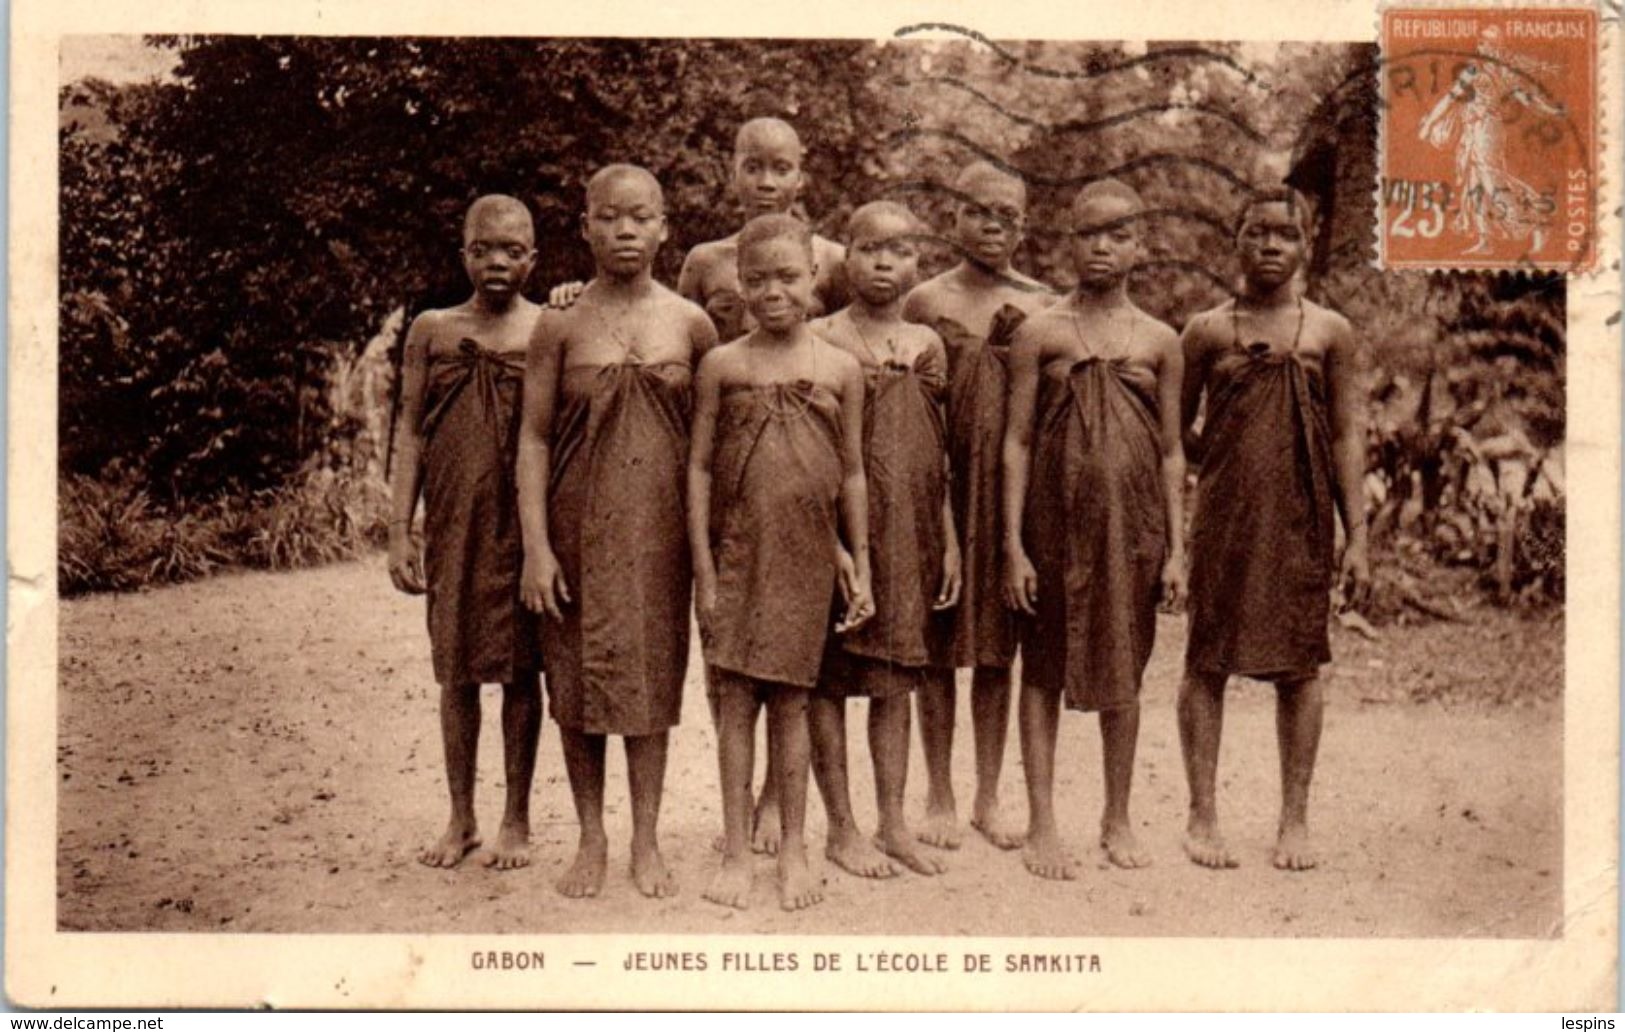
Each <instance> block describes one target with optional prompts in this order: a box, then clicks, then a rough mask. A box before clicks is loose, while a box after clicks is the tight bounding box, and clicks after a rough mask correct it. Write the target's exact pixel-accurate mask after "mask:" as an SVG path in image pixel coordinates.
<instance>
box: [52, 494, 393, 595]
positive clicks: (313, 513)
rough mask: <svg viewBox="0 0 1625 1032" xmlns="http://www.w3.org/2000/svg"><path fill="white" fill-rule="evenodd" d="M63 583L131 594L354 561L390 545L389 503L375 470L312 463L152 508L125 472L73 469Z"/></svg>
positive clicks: (63, 517) (60, 564)
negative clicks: (210, 578) (263, 483)
mask: <svg viewBox="0 0 1625 1032" xmlns="http://www.w3.org/2000/svg"><path fill="white" fill-rule="evenodd" d="M57 497H58V514H57V515H58V534H57V587H58V590H59V591H60V592H61V594H62V595H64V596H72V595H80V594H84V593H86V592H92V591H133V590H136V589H139V588H144V587H148V586H152V585H156V584H168V583H177V582H181V581H188V580H194V579H196V578H199V577H203V576H206V575H208V574H210V573H213V572H215V571H217V570H221V569H229V568H233V567H245V568H259V569H270V570H287V569H293V568H296V567H301V566H311V565H315V564H318V563H325V562H333V561H335V560H339V559H351V558H355V557H358V556H361V555H364V554H366V553H367V552H369V551H372V550H374V549H376V548H378V547H379V546H380V545H382V544H383V543H384V541H385V540H386V539H387V536H388V530H389V504H388V502H389V500H388V496H387V493H386V492H385V490H384V488H383V486H382V484H381V482H380V481H379V480H378V478H376V477H373V476H357V475H355V474H353V473H351V472H349V471H335V470H330V469H314V470H311V471H309V472H307V474H306V475H305V476H303V477H301V478H300V479H299V480H298V481H296V482H294V483H292V484H289V485H287V486H286V487H282V488H277V489H268V490H264V491H260V492H256V493H254V494H252V495H246V496H245V495H238V496H223V497H221V498H218V499H215V500H212V501H210V502H207V503H201V504H194V505H191V506H189V507H185V508H173V507H172V508H164V507H160V506H158V505H155V504H154V503H153V501H152V499H151V497H150V496H149V495H148V494H147V492H146V490H145V489H144V488H142V487H141V486H139V485H138V484H137V483H136V482H135V481H134V480H133V479H132V478H130V477H128V476H124V477H121V478H120V479H119V480H117V481H112V482H109V481H105V480H98V479H95V478H92V477H84V476H79V475H75V474H68V475H66V476H64V477H63V478H62V483H61V488H60V490H59V492H58V496H57Z"/></svg>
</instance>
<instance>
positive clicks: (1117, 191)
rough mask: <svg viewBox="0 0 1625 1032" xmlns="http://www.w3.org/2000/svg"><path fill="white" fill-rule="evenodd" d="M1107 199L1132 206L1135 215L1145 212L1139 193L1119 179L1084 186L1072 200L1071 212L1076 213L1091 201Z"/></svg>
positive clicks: (1103, 180)
mask: <svg viewBox="0 0 1625 1032" xmlns="http://www.w3.org/2000/svg"><path fill="white" fill-rule="evenodd" d="M1107 198H1111V199H1112V200H1116V201H1122V202H1124V203H1125V204H1129V205H1132V206H1133V208H1134V210H1135V212H1136V213H1139V212H1142V211H1144V210H1145V202H1144V201H1142V200H1141V199H1140V194H1139V192H1138V191H1137V190H1135V189H1134V188H1133V187H1132V186H1129V185H1128V184H1127V183H1125V182H1123V181H1122V180H1121V179H1097V180H1095V181H1094V182H1092V183H1090V184H1089V185H1087V186H1085V187H1084V188H1083V189H1082V190H1079V191H1078V196H1076V197H1074V198H1073V199H1072V210H1073V211H1074V212H1076V211H1078V210H1079V209H1081V208H1082V207H1083V206H1084V205H1085V204H1088V203H1090V202H1091V201H1101V200H1105V199H1107Z"/></svg>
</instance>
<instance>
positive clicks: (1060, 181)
mask: <svg viewBox="0 0 1625 1032" xmlns="http://www.w3.org/2000/svg"><path fill="white" fill-rule="evenodd" d="M917 139H939V140H944V141H947V142H949V143H953V144H957V145H959V146H960V147H963V148H964V149H965V150H968V151H970V152H971V153H972V154H974V155H976V156H977V157H978V158H981V159H982V160H983V161H986V162H987V163H988V164H990V165H992V166H993V167H994V168H997V169H999V170H1001V171H1003V172H1005V173H1008V174H1009V175H1012V176H1015V177H1017V178H1018V179H1020V180H1022V181H1023V182H1025V183H1027V184H1028V185H1029V186H1046V187H1077V186H1083V185H1085V184H1087V183H1093V182H1095V181H1096V180H1100V179H1109V178H1112V177H1114V176H1121V175H1122V174H1123V173H1125V172H1134V171H1137V170H1139V169H1142V168H1148V167H1150V166H1153V165H1189V166H1190V167H1192V168H1199V169H1202V170H1204V171H1207V172H1211V173H1212V174H1214V175H1216V176H1218V177H1219V178H1220V179H1223V180H1224V181H1225V182H1227V183H1229V184H1230V185H1231V186H1233V187H1235V188H1236V189H1237V190H1240V191H1241V192H1242V193H1245V194H1247V195H1248V196H1252V195H1253V194H1256V193H1257V192H1258V190H1257V188H1256V187H1254V186H1253V185H1252V184H1251V183H1249V182H1247V180H1245V179H1243V178H1242V177H1241V176H1239V175H1237V174H1236V173H1235V172H1233V171H1231V170H1230V169H1228V168H1226V167H1225V166H1223V165H1221V164H1219V163H1218V162H1216V161H1212V160H1210V159H1208V158H1193V157H1188V156H1186V155H1183V154H1147V155H1144V156H1143V157H1138V158H1134V159H1131V160H1129V161H1125V162H1123V163H1122V164H1121V165H1117V166H1115V167H1113V168H1108V169H1103V170H1101V171H1099V172H1088V173H1080V174H1078V175H1074V176H1045V175H1040V174H1039V173H1037V172H1031V171H1028V170H1026V169H1022V168H1018V167H1016V166H1015V165H1013V164H1011V163H1010V162H1009V161H1007V160H1006V159H1004V158H1003V157H1001V156H999V155H998V154H995V153H994V152H993V151H991V150H988V149H987V148H986V147H983V146H982V145H981V144H979V143H977V142H976V141H975V140H972V139H971V138H969V137H968V136H966V135H965V134H964V133H961V132H958V131H956V130H953V129H932V128H929V127H925V126H916V127H913V128H909V129H897V130H894V131H893V132H890V133H887V134H886V138H885V141H884V144H883V145H884V146H886V147H888V148H896V147H901V146H903V145H904V144H907V143H911V142H913V141H914V140H917Z"/></svg>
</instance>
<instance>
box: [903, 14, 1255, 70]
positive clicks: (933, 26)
mask: <svg viewBox="0 0 1625 1032" xmlns="http://www.w3.org/2000/svg"><path fill="white" fill-rule="evenodd" d="M927 32H948V33H953V34H954V35H956V36H963V37H964V38H965V39H968V40H971V41H973V42H976V43H980V44H981V45H983V46H985V47H987V48H988V49H989V50H991V51H992V52H993V53H995V54H997V55H998V56H999V57H1000V58H1002V59H1003V60H1005V61H1006V62H1008V63H1010V64H1013V65H1015V66H1016V67H1017V68H1020V69H1021V70H1022V71H1024V72H1026V73H1028V74H1029V75H1035V76H1039V77H1041V78H1045V79H1076V80H1083V79H1098V78H1100V77H1101V76H1104V75H1111V74H1113V73H1114V72H1126V71H1128V70H1130V69H1133V68H1138V67H1139V66H1140V65H1144V64H1151V63H1153V62H1162V61H1173V60H1179V59H1184V60H1190V61H1211V62H1213V63H1214V64H1220V65H1223V66H1225V67H1226V68H1229V69H1231V70H1233V71H1234V72H1236V73H1237V74H1238V75H1240V76H1241V77H1242V79H1243V80H1244V81H1245V82H1246V83H1247V84H1248V85H1259V84H1262V83H1263V81H1264V80H1263V79H1262V78H1260V77H1259V75H1258V73H1257V72H1254V71H1253V70H1252V69H1250V68H1246V67H1243V66H1242V64H1241V63H1240V62H1239V61H1237V60H1236V59H1235V58H1233V57H1229V56H1227V55H1225V54H1220V53H1218V52H1216V51H1212V50H1209V49H1207V48H1206V47H1198V46H1188V47H1167V48H1164V49H1160V50H1154V51H1152V52H1150V53H1148V54H1145V55H1143V56H1141V57H1132V58H1128V59H1127V60H1124V61H1121V62H1118V63H1117V64H1114V65H1109V66H1107V67H1105V68H1095V69H1085V70H1078V69H1072V68H1052V67H1049V66H1047V65H1041V64H1036V63H1034V62H1031V61H1026V60H1023V59H1022V58H1020V57H1018V56H1017V55H1016V54H1014V53H1012V52H1011V51H1010V50H1009V49H1008V48H1006V47H1005V46H1003V45H1002V44H999V43H996V42H994V41H993V40H991V39H989V38H988V37H987V36H985V35H983V34H982V33H980V32H977V31H976V30H975V29H968V28H966V27H965V26H963V25H952V24H949V23H947V22H921V23H920V24H918V25H905V26H903V27H902V28H900V29H898V30H897V31H896V32H894V33H892V35H893V36H894V37H896V38H897V39H904V38H906V37H908V36H917V35H921V34H923V33H927Z"/></svg>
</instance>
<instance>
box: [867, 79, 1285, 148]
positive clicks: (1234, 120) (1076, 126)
mask: <svg viewBox="0 0 1625 1032" xmlns="http://www.w3.org/2000/svg"><path fill="white" fill-rule="evenodd" d="M892 82H893V84H894V85H898V86H904V87H912V86H947V87H951V88H953V89H956V90H959V91H960V92H961V93H965V94H968V95H969V96H971V97H974V98H975V99H976V100H979V101H981V102H982V103H983V104H984V105H986V106H987V107H989V108H992V109H993V110H994V111H996V112H998V113H999V114H1001V115H1003V116H1004V117H1005V118H1007V119H1009V120H1010V121H1012V122H1014V123H1016V124H1017V125H1024V126H1028V127H1030V128H1034V129H1042V130H1045V131H1047V132H1055V133H1080V134H1081V133H1092V132H1095V131H1097V130H1100V129H1109V128H1111V127H1113V126H1119V125H1124V124H1126V123H1128V122H1132V121H1134V120H1135V119H1138V118H1143V117H1145V116H1146V115H1160V114H1165V113H1167V112H1170V111H1189V112H1191V113H1193V114H1200V115H1207V116H1208V117H1210V118H1216V119H1218V120H1220V121H1222V122H1226V123H1228V124H1229V125H1231V126H1233V127H1234V128H1235V129H1236V131H1237V132H1239V133H1241V134H1242V135H1243V136H1245V137H1247V139H1249V140H1251V141H1252V142H1253V143H1256V144H1260V145H1262V144H1263V143H1265V142H1266V140H1265V137H1264V134H1263V133H1261V132H1259V131H1258V130H1257V129H1255V128H1253V127H1252V126H1251V125H1250V124H1248V123H1247V122H1245V121H1243V120H1242V119H1241V118H1240V117H1238V116H1237V115H1235V114H1233V113H1231V112H1229V111H1225V110H1224V109H1222V108H1217V107H1214V106H1212V105H1210V104H1181V103H1173V102H1170V103H1165V104H1146V105H1143V106H1141V107H1137V108H1132V109H1130V110H1128V111H1123V112H1119V113H1117V114H1113V115H1106V116H1104V117H1102V118H1096V119H1092V120H1089V121H1079V120H1077V119H1067V120H1065V121H1060V122H1048V121H1045V120H1043V119H1041V118H1034V117H1032V116H1031V115H1025V114H1022V113H1021V112H1019V111H1012V110H1011V109H1010V108H1008V107H1006V106H1004V105H1003V104H1000V103H999V102H998V101H996V100H994V99H993V98H992V97H989V96H988V95H987V94H985V93H983V92H982V91H981V90H978V89H977V88H976V87H974V86H972V85H970V84H969V83H966V82H962V81H961V80H959V79H956V78H953V77H952V76H947V75H923V76H919V77H917V78H908V77H905V76H901V75H899V76H894V77H893V78H892Z"/></svg>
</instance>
